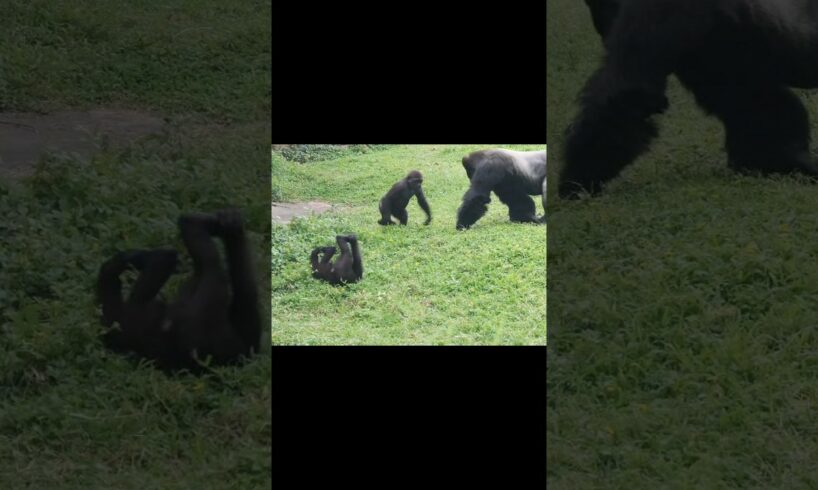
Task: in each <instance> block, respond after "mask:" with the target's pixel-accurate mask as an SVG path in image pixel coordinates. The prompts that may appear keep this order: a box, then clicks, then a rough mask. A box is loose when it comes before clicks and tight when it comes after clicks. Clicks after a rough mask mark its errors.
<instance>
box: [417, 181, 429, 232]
mask: <svg viewBox="0 0 818 490" xmlns="http://www.w3.org/2000/svg"><path fill="white" fill-rule="evenodd" d="M415 196H417V198H418V204H419V205H420V207H421V209H423V212H424V213H426V221H425V222H424V223H423V224H424V225H428V224H429V223H431V222H432V210H431V208H429V203H428V202H426V196H425V195H423V187H422V186H420V185H418V189H417V191H416V192H415Z"/></svg>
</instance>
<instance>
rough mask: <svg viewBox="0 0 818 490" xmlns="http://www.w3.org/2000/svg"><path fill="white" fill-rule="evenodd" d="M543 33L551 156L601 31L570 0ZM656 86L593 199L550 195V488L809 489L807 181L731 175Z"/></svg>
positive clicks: (816, 333)
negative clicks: (647, 146) (637, 153)
mask: <svg viewBox="0 0 818 490" xmlns="http://www.w3.org/2000/svg"><path fill="white" fill-rule="evenodd" d="M547 32H548V130H549V135H548V141H549V143H550V147H551V149H552V152H551V154H550V155H549V156H550V158H549V163H550V164H555V165H556V166H557V167H559V165H560V162H559V153H560V149H561V146H562V131H563V130H564V129H565V127H566V125H567V124H568V123H569V122H570V120H571V118H572V116H573V114H574V113H575V109H576V106H575V104H574V100H575V97H576V95H577V93H578V91H579V89H580V87H581V86H582V84H583V83H584V81H585V79H586V78H587V77H588V76H589V75H590V73H591V71H592V70H593V69H594V68H595V67H596V66H597V63H598V61H599V59H600V55H601V44H600V41H599V39H598V37H597V35H596V33H595V32H594V31H593V27H592V26H591V23H590V15H589V13H588V11H587V9H586V7H585V5H584V3H583V2H576V1H573V0H552V1H551V2H550V3H549V9H548V29H547ZM802 95H803V93H802ZM669 98H670V101H671V109H670V110H669V111H668V113H667V114H665V115H664V116H663V117H660V118H659V121H660V132H661V136H660V138H659V139H658V140H657V141H656V144H654V145H653V148H652V150H651V151H650V152H649V153H648V154H646V155H645V156H643V157H641V158H640V159H639V160H638V161H637V162H636V163H635V164H634V165H632V166H631V167H629V168H628V169H627V170H626V171H625V172H624V173H623V175H622V176H621V177H620V178H618V179H616V180H615V181H614V182H612V184H611V185H610V186H609V187H608V189H607V190H606V192H605V193H604V194H603V195H601V196H599V197H597V198H592V199H585V200H580V201H560V200H557V199H555V200H554V201H553V202H552V203H549V207H550V212H549V223H550V225H551V240H552V242H551V244H550V247H549V249H548V252H549V254H548V267H549V273H550V275H551V283H552V284H553V285H554V290H552V291H551V294H550V296H549V299H550V302H549V305H548V307H549V326H550V327H551V328H550V331H549V334H550V339H549V340H550V342H549V349H550V351H551V352H549V366H548V400H549V402H548V456H547V470H548V485H549V488H555V489H569V488H570V489H575V488H581V489H596V488H598V489H603V488H604V489H613V488H622V489H625V488H627V489H653V488H679V489H687V488H708V489H710V488H712V489H716V488H725V489H726V488H758V489H761V488H765V489H766V488H780V489H784V488H787V489H791V488H795V489H808V488H818V476H816V473H815V472H814V471H813V469H812V468H811V467H810V465H809V464H808V463H807V462H808V461H814V460H815V459H816V458H818V437H816V435H817V434H816V424H815V412H816V406H817V405H818V384H817V383H816V379H818V349H817V348H816V347H817V346H818V260H816V259H818V187H816V186H814V185H810V184H807V183H805V182H802V181H799V179H795V178H778V179H764V178H750V177H740V176H737V175H736V174H734V173H732V172H731V171H729V170H728V169H727V166H726V154H725V153H724V152H723V151H722V149H721V148H722V146H723V143H722V140H723V130H722V128H721V127H720V124H719V123H718V122H717V121H716V120H714V119H711V118H707V117H706V116H704V114H703V113H702V112H701V111H700V110H699V109H698V108H697V107H696V106H695V104H694V102H693V100H692V97H691V96H690V95H689V94H688V93H686V92H684V91H683V90H682V89H681V88H680V86H679V84H678V82H677V81H676V80H675V79H672V80H671V83H670V90H669ZM804 100H806V102H807V105H808V109H809V110H810V112H811V115H812V117H813V128H814V130H813V139H815V136H816V134H815V133H816V129H818V125H816V120H818V119H816V116H818V103H817V102H816V99H815V95H814V94H813V95H812V96H811V97H806V98H805V99H804ZM758 144H759V145H763V144H764V141H763V140H759V142H758Z"/></svg>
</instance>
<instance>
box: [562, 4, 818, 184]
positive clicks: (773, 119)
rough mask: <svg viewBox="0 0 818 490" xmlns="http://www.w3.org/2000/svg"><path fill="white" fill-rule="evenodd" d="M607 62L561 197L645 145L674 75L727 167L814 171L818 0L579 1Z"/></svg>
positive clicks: (577, 128) (587, 94)
mask: <svg viewBox="0 0 818 490" xmlns="http://www.w3.org/2000/svg"><path fill="white" fill-rule="evenodd" d="M585 3H586V4H587V5H588V6H589V7H590V9H591V15H592V17H593V22H594V27H595V28H596V31H597V32H598V33H599V35H600V36H602V39H603V42H604V44H605V50H606V55H605V58H604V61H603V63H602V66H601V67H600V68H599V69H597V71H596V72H595V73H594V74H593V75H592V76H591V77H590V79H589V80H588V81H587V82H586V84H585V87H584V88H583V90H582V93H581V96H580V105H581V109H580V112H579V114H578V115H577V116H576V119H575V120H574V122H573V124H572V125H571V126H570V127H569V128H568V130H567V132H566V141H565V147H564V148H565V155H564V157H565V158H564V161H565V164H564V167H563V169H562V172H561V175H560V183H559V194H560V196H562V197H566V198H573V197H576V196H577V195H578V194H579V193H580V192H581V191H583V190H585V191H588V192H590V193H592V194H593V193H597V192H599V191H600V190H601V189H602V187H603V186H604V184H605V183H606V182H608V181H609V180H611V179H613V178H614V177H616V176H617V175H618V174H619V173H620V171H621V170H622V169H623V168H624V167H626V166H627V165H628V164H630V163H631V162H632V161H633V160H634V159H635V158H636V157H637V156H639V155H640V154H641V153H643V152H645V151H646V150H647V149H648V146H649V144H650V141H651V140H652V139H653V138H654V137H655V136H656V134H657V130H656V126H655V125H654V123H653V122H652V121H651V120H650V117H651V116H653V115H655V114H659V113H663V112H665V110H666V109H667V107H668V100H667V98H666V97H665V88H666V82H667V78H668V75H670V74H671V73H674V74H676V76H677V77H678V79H679V80H680V81H681V83H682V85H683V86H684V87H685V88H687V89H688V90H690V91H691V92H692V93H693V95H694V97H695V98H696V102H697V103H698V104H699V106H701V107H702V108H703V109H704V110H705V111H706V112H707V113H709V114H711V115H713V116H716V117H717V118H718V119H719V120H721V122H722V124H724V128H725V133H726V137H725V146H726V149H727V155H728V163H729V165H730V166H731V167H732V168H734V169H736V170H739V171H745V172H746V171H749V172H750V173H762V174H768V173H789V172H801V173H803V174H806V175H810V176H818V163H817V162H816V159H815V158H814V157H813V156H811V155H810V153H809V139H810V128H809V120H808V116H807V112H806V110H805V109H804V105H803V104H802V103H801V101H800V100H799V99H798V97H796V96H795V94H793V92H792V91H791V90H790V89H789V88H788V87H799V88H816V87H818V62H816V60H818V2H816V1H812V0H706V1H691V0H663V1H656V0H586V2H585Z"/></svg>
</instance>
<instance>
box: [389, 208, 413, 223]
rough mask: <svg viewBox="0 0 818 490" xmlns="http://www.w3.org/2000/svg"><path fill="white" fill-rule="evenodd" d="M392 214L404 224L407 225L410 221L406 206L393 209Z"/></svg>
mask: <svg viewBox="0 0 818 490" xmlns="http://www.w3.org/2000/svg"><path fill="white" fill-rule="evenodd" d="M392 215H393V216H395V217H396V218H398V221H400V224H402V225H406V223H408V222H409V212H408V211H406V209H405V208H404V209H396V210H394V211H392Z"/></svg>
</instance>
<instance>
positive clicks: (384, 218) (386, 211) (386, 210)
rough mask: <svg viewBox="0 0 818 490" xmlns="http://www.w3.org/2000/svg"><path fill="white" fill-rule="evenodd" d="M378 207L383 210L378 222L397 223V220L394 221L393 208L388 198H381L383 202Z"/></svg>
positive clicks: (382, 223)
mask: <svg viewBox="0 0 818 490" xmlns="http://www.w3.org/2000/svg"><path fill="white" fill-rule="evenodd" d="M378 209H379V210H380V211H381V219H380V220H379V221H378V224H381V225H394V224H395V222H394V221H392V208H391V206H390V205H389V200H388V199H381V203H380V205H379V206H378Z"/></svg>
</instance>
